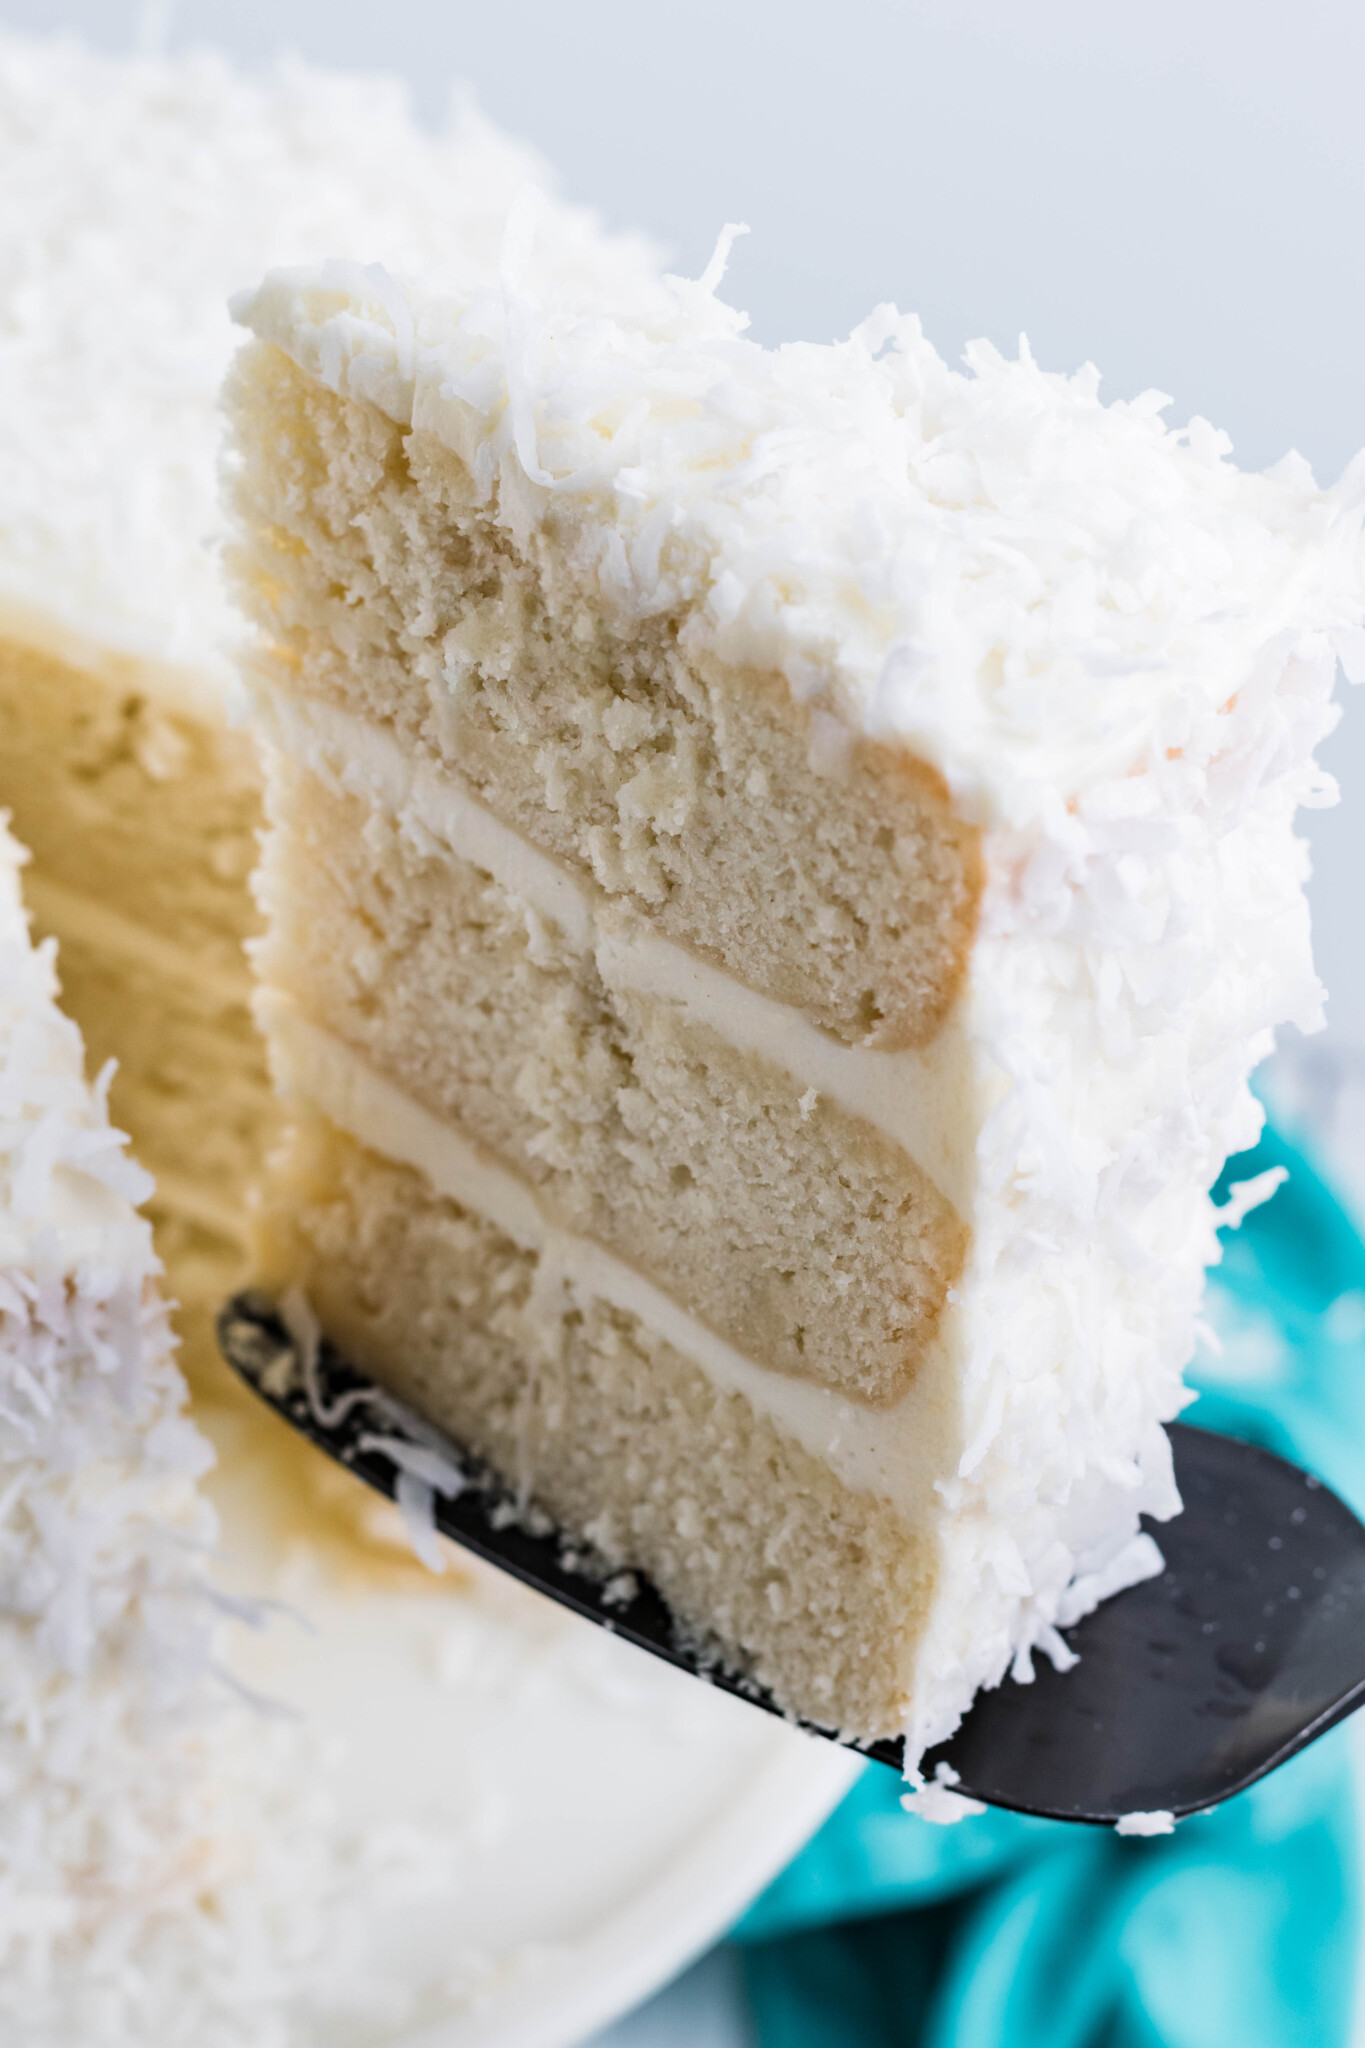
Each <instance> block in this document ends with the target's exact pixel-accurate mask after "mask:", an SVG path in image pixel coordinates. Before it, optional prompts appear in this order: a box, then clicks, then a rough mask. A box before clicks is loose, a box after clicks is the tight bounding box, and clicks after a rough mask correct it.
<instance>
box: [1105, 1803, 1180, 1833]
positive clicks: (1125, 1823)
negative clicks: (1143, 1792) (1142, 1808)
mask: <svg viewBox="0 0 1365 2048" xmlns="http://www.w3.org/2000/svg"><path fill="white" fill-rule="evenodd" d="M1114 1833H1115V1834H1116V1835H1173V1834H1174V1833H1175V1815H1174V1814H1173V1813H1168V1812H1167V1811H1166V1809H1165V1808H1164V1807H1158V1808H1157V1809H1156V1810H1155V1812H1152V1813H1125V1814H1124V1815H1123V1816H1122V1817H1121V1818H1120V1819H1119V1820H1116V1821H1115V1822H1114Z"/></svg>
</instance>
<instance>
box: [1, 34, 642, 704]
mask: <svg viewBox="0 0 1365 2048" xmlns="http://www.w3.org/2000/svg"><path fill="white" fill-rule="evenodd" d="M548 182H549V180H548V174H547V172H546V169H545V167H544V165H543V164H542V163H541V162H540V161H539V160H538V159H537V158H536V157H535V155H534V154H533V153H532V152H531V151H529V150H527V149H525V148H523V147H522V146H521V145H520V144H518V143H515V142H512V141H510V140H509V139H508V138H506V137H504V136H503V135H501V134H500V133H499V132H498V131H497V130H496V129H494V128H493V127H492V125H491V124H490V123H488V122H487V121H485V120H484V119H482V117H481V116H479V115H478V114H477V113H476V112H474V111H473V110H472V109H466V111H465V112H464V113H463V115H462V116H461V117H460V118H459V119H458V120H452V125H451V126H450V128H449V129H448V131H447V132H446V133H444V134H442V135H439V136H438V135H430V134H427V133H425V132H424V131H423V130H422V129H420V128H419V127H418V126H417V125H416V123H415V121H414V120H413V118H412V115H411V113H410V110H409V108H408V105H407V102H406V97H405V94H404V92H403V90H402V88H401V87H400V86H399V85H398V84H397V82H396V81H394V80H389V79H383V78H375V77H358V76H356V77H347V76H343V75H340V74H334V73H327V72H322V71H317V70H314V69H312V68H310V67H307V66H304V65H302V64H299V63H297V62H290V63H285V64H282V65H281V66H279V67H278V68H277V69H276V70H274V71H272V72H271V73H269V74H267V75H265V76H258V77H252V76H247V75H245V74H243V73H241V72H238V71H235V70H233V69H232V68H231V67H230V66H229V65H228V64H227V63H226V61H225V60H223V59H222V58H220V57H218V56H216V55H211V54H208V53H205V52H199V53H196V54H192V55H187V56H183V57H174V58H164V59H163V58H157V59H151V58H139V59H127V58H118V57H110V56H105V55H101V54H98V53H96V52H95V51H93V50H90V49H88V48H85V47H83V46H82V45H81V44H79V43H78V42H76V41H75V40H74V39H71V38H63V39H61V40H55V41H43V42H39V41H36V40H30V39H27V38H24V37H20V36H16V35H12V34H0V454H2V455H3V461H0V635H5V636H9V637H13V638H15V639H17V640H19V641H21V642H23V643H24V644H25V645H36V646H39V647H41V648H43V649H44V650H46V651H48V652H51V653H55V654H58V655H60V656H61V657H63V658H64V659H67V660H70V661H72V662H73V663H74V664H75V665H76V666H78V667H82V668H88V669H90V670H92V671H93V672H95V673H97V674H101V675H108V676H109V678H110V680H111V681H112V682H114V683H116V684H118V683H122V684H123V685H125V686H133V687H136V688H137V689H139V690H141V691H143V692H155V693H158V694H160V695H162V696H168V697H170V698H171V699H173V700H174V701H176V702H179V703H182V704H188V705H189V706H192V707H193V708H195V709H197V710H199V711H200V712H201V713H203V714H205V715H214V714H215V713H216V711H217V709H218V706H219V705H220V703H221V700H222V698H223V695H224V693H225V692H227V691H230V689H231V685H232V680H233V670H232V665H231V661H230V658H229V657H230V653H231V650H232V649H233V647H234V646H235V645H236V643H237V641H238V639H239V637H240V627H239V625H238V624H237V621H236V619H235V617H234V615H233V613H232V610H231V607H230V606H229V604H228V602H227V599H226V597H225V594H224V592H223V589H222V586H221V581H220V568H219V562H218V559H217V553H218V546H217V537H218V535H219V532H220V527H221V520H220V516H219V512H218V506H217V464H218V452H219V445H220V440H221V422H220V419H219V415H218V410H217V396H218V387H219V385H220V383H221V381H222V376H223V372H224V370H225V368H226V366H227V363H228V360H229V358H230V356H231V354H232V347H233V337H232V329H231V324H230V322H229V319H228V313H227V298H228V295H229V293H230V292H232V291H233V290H235V289H238V288H240V287H241V286H242V285H243V284H244V283H247V282H248V281H250V280H251V279H252V278H254V277H256V276H258V275H259V273H260V271H261V269H262V267H263V266H265V265H267V264H270V263H280V262H297V261H299V260H300V258H303V259H313V260H317V259H322V258H325V257H330V256H347V257H354V258H356V259H358V260H361V261H367V260H369V259H370V258H372V257H375V256H378V255H381V254H382V255H384V256H385V257H386V258H387V259H388V260H390V261H394V260H397V261H399V262H400V263H404V264H407V263H413V264H417V265H420V267H421V268H422V269H423V270H424V271H425V272H427V273H428V274H431V275H434V276H437V277H439V278H441V279H442V280H444V281H445V282H447V283H449V284H452V285H454V284H459V283H462V282H466V281H468V280H469V279H471V278H474V277H478V278H489V277H492V276H494V275H495V274H496V271H497V265H498V257H499V249H500V246H501V240H502V235H503V230H504V227H505V224H506V221H507V218H508V215H509V212H510V211H511V210H512V208H513V207H514V205H515V204H516V202H517V200H518V198H519V196H520V195H522V194H523V193H524V192H530V191H532V190H534V191H536V192H538V193H539V194H540V195H541V198H540V202H539V203H540V205H541V208H542V210H543V220H544V231H543V233H542V234H541V235H540V236H539V238H538V240H537V247H536V252H535V255H534V258H533V263H534V267H535V269H536V272H537V274H538V275H539V276H540V277H541V278H542V280H543V282H544V285H545V289H546V290H547V291H548V292H550V293H551V294H552V295H559V294H561V293H566V294H568V295H570V296H571V297H573V298H575V299H576V301H577V302H579V303H582V302H583V301H584V300H596V299H598V298H603V299H605V301H606V302H608V303H620V304H623V305H630V304H635V305H640V304H645V303H648V300H649V298H650V295H651V293H652V292H654V291H655V290H656V289H657V288H656V286H655V284H654V278H655V275H656V269H657V266H656V261H655V257H654V254H653V252H652V251H651V250H649V249H648V248H647V247H646V245H645V244H644V243H643V242H642V241H641V240H639V239H632V238H630V237H627V236H619V237H615V238H608V237H606V236H604V235H603V234H602V233H601V232H600V230H599V229H598V227H597V225H596V222H595V221H594V219H593V218H592V216H591V215H590V214H589V213H587V212H586V211H585V210H583V209H581V208H576V207H571V206H568V205H566V204H564V203H562V202H560V201H559V200H557V199H555V198H553V197H551V196H550V195H549V194H548V192H547V185H548ZM130 660H131V661H135V662H136V668H135V669H132V668H130V667H129V665H128V664H129V662H130Z"/></svg>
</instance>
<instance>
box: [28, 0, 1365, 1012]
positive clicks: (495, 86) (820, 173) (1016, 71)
mask: <svg viewBox="0 0 1365 2048" xmlns="http://www.w3.org/2000/svg"><path fill="white" fill-rule="evenodd" d="M0 21H4V22H5V23H7V24H9V25H11V26H14V27H24V28H30V29H48V28H52V27H56V26H60V25H68V26H71V27H76V28H80V29H81V30H83V31H84V32H85V33H87V34H88V35H90V36H92V37H93V38H94V39H96V40H97V41H99V42H101V43H103V44H105V45H106V46H108V47H121V48H127V47H128V46H129V45H130V44H131V43H132V42H134V41H135V40H136V38H137V37H138V36H139V34H141V35H142V36H143V37H144V38H150V39H153V40H157V39H164V40H165V41H166V42H168V43H169V45H170V46H171V47H172V48H179V47H182V46H184V45H185V44H187V43H193V42H212V43H216V44H218V45H219V46H221V47H223V48H226V49H228V50H230V51H231V52H233V54H234V55H236V56H237V57H239V58H240V59H242V60H244V61H245V62H247V63H248V64H265V63H267V62H269V61H270V60H271V58H272V57H273V56H274V55H275V54H276V53H277V52H279V51H281V50H284V49H294V50H298V51H300V52H302V53H303V54H304V55H306V56H308V57H311V58H313V59H316V60H319V61H324V62H327V63H331V64H336V65H341V66H383V67H386V68H388V69H391V70H396V71H399V72H401V73H403V74H404V75H406V77H407V78H408V79H409V80H410V82H411V85H412V90H413V94H414V97H415V100H416V103H417V106H418V109H419V111H420V112H421V114H422V115H423V117H424V118H426V119H429V120H431V121H437V120H439V119H440V118H441V117H442V115H443V113H444V110H445V108H446V105H447V103H448V100H449V95H450V91H451V87H452V84H453V82H454V81H455V80H456V79H464V80H467V81H468V82H469V83H470V84H472V85H473V87H474V89H475V91H476V93H477V96H478V98H479V100H480V101H481V103H482V104H483V106H484V107H485V108H486V109H487V111H488V112H489V113H491V114H492V115H493V116H494V117H495V118H496V119H497V120H498V121H500V122H501V123H502V124H503V125H504V126H506V127H508V128H511V129H512V130H514V131H515V132H517V133H520V134H522V135H524V136H526V137H527V138H528V139H530V140H531V141H532V142H534V143H535V144H536V145H537V146H538V147H539V148H540V149H541V150H542V152H543V153H544V154H545V155H547V156H548V157H549V158H550V159H551V160H552V161H553V162H554V163H555V164H556V165H557V166H558V167H559V170H560V172H561V174H562V177H563V182H564V185H565V187H566V189H567V190H568V191H569V193H570V194H571V195H573V196H574V197H577V198H581V199H585V200H589V201H591V202H592V203H593V204H595V205H596V206H597V207H598V208H599V210H600V211H601V212H602V213H603V214H604V215H605V216H606V217H607V219H608V220H609V221H611V222H614V223H617V224H622V225H625V224H633V225H638V226H641V227H644V228H646V229H648V230H650V231H651V232H652V233H653V234H654V235H655V236H656V237H657V238H659V239H660V240H661V241H663V242H664V243H666V244H667V245H668V247H669V249H670V251H671V253H672V255H673V257H674V259H675V263H676V267H678V268H679V269H682V270H685V271H688V272H689V273H691V274H696V273H697V272H698V271H700V269H701V268H702V266H703V265H704V263H705V261H706V257H707V255H708V254H709V252H710V249H711V245H712V243H713V241H714V239H715V235H716V232H717V230H718V229H719V228H720V226H721V225H722V224H723V223H724V222H725V221H727V220H744V221H747V222H748V223H749V225H750V227H751V228H752V230H753V232H752V234H751V235H750V236H749V237H748V238H747V239H746V240H744V241H742V242H741V243H740V244H739V245H738V247H737V248H736V251H735V255H734V260H733V263H732V266H731V271H730V277H729V280H728V285H727V289H728V291H729V292H730V293H731V294H732V295H733V297H734V298H735V299H736V300H737V301H738V302H739V303H740V304H743V305H746V306H747V307H748V308H749V309H750V311H751V313H752V315H753V322H754V332H755V333H756V334H757V336H758V337H759V338H760V339H761V340H765V341H776V340H784V339H791V338H797V337H800V338H805V339H820V340H824V339H829V338H831V337H832V336H834V335H836V334H841V333H844V332H846V331H847V329H848V328H849V327H850V326H851V325H852V324H853V323H854V322H855V321H856V320H858V319H860V318H861V317H862V315H863V314H864V313H866V312H867V311H868V310H869V309H870V308H871V306H872V305H874V304H875V303H876V302H877V301H878V300H879V299H888V298H890V299H895V300H896V301H897V302H898V303H899V304H900V305H901V306H903V307H906V308H912V309H914V310H915V311H917V312H919V313H920V314H921V315H922V317H923V319H924V323H925V327H926V329H927V331H928V333H929V334H930V336H931V337H932V339H933V340H934V341H935V342H936V343H937V344H938V346H939V348H940V349H941V350H942V351H943V352H944V353H945V354H946V355H948V356H950V357H952V356H955V355H956V354H957V353H958V351H959V350H960V349H961V347H962V345H963V343H964V342H965V341H966V340H967V339H969V338H970V337H971V336H973V335H978V334H984V335H987V336H989V337H990V339H991V340H993V341H995V342H996V343H997V344H999V345H1000V346H1001V347H1003V348H1009V349H1012V348H1013V347H1014V344H1015V341H1016V338H1017V336H1018V334H1019V333H1020V331H1021V330H1023V331H1025V332H1027V334H1028V336H1029V339H1030V342H1031V343H1032V346H1033V349H1034V353H1035V354H1036V355H1037V357H1038V358H1039V360H1040V361H1041V362H1042V363H1044V364H1045V365H1046V366H1047V367H1048V368H1050V369H1069V368H1072V367H1074V366H1076V365H1077V364H1079V363H1081V362H1083V361H1085V360H1087V359H1089V360H1091V361H1093V362H1095V363H1098V364H1099V366H1100V368H1101V370H1102V371H1103V372H1104V376H1105V388H1106V390H1107V391H1108V392H1109V393H1110V394H1111V395H1115V396H1118V395H1129V394H1132V393H1134V392H1136V391H1139V390H1142V389H1144V388H1146V387H1147V386H1149V385H1156V386H1158V387H1159V388H1160V389H1161V390H1163V391H1166V392H1169V393H1170V394H1171V396H1172V399H1173V401H1174V403H1173V406H1172V410H1171V414H1170V417H1172V418H1174V419H1175V420H1177V421H1180V422H1183V421H1184V420H1186V419H1187V418H1188V417H1189V416H1190V414H1191V413H1195V412H1199V413H1203V414H1205V415H1206V416H1207V417H1209V418H1211V419H1212V420H1214V421H1215V422H1216V423H1217V424H1218V425H1219V426H1221V427H1225V428H1226V429H1227V430H1228V431H1229V432H1230V434H1231V435H1232V438H1233V441H1234V443H1235V446H1236V451H1237V456H1238V459H1239V460H1240V461H1241V462H1243V463H1244V464H1246V465H1248V466H1252V467H1260V466H1262V465H1264V464H1266V463H1269V462H1273V461H1275V460H1276V459H1277V458H1278V457H1279V456H1280V455H1282V454H1283V453H1284V452H1285V450H1286V449H1287V448H1289V447H1297V448H1298V449H1299V450H1300V451H1301V452H1302V453H1303V454H1304V455H1306V456H1307V457H1308V458H1309V460H1310V461H1311V462H1312V463H1313V464H1314V466H1315V468H1316V469H1317V472H1318V475H1319V476H1320V477H1321V478H1322V479H1323V480H1324V481H1328V480H1331V479H1332V478H1334V477H1335V476H1336V475H1337V474H1338V473H1339V472H1340V470H1341V468H1342V467H1343V465H1344V464H1345V462H1346V461H1347V460H1348V459H1349V457H1350V456H1351V455H1352V454H1353V453H1354V452H1355V450H1356V449H1357V448H1358V447H1359V446H1360V445H1361V444H1362V443H1365V261H1362V256H1361V228H1362V223H1363V222H1365V141H1363V140H1362V134H1363V133H1365V130H1363V128H1362V114H1361V84H1362V80H1365V8H1363V7H1361V6H1360V5H1359V0H1354V4H1352V0H1292V4H1291V0H1237V4H1235V5H1234V4H1231V0H1100V4H1096V0H1025V4H1021V0H901V4H895V0H686V4H680V0H577V4H566V0H494V4H492V5H490V4H488V0H479V4H471V0H383V4H381V5H376V4H375V0H178V4H176V0H142V4H140V5H139V4H137V0H0ZM372 253H374V254H376V255H379V254H381V253H382V252H380V251H375V252H372ZM1326 760H1327V763H1328V765H1329V766H1330V767H1331V768H1332V769H1333V770H1334V772H1335V773H1336V774H1337V775H1338V777H1339V778H1340V780H1341V783H1342V787H1343V791H1344V793H1345V798H1346V801H1345V803H1344V804H1343V806H1342V807H1341V808H1340V809H1339V810H1337V811H1334V812H1328V813H1319V814H1318V815H1316V816H1315V817H1313V818H1312V819H1310V820H1309V821H1308V825H1307V830H1308V833H1309V836H1310V839H1311V841H1312V845H1313V851H1314V860H1315V866H1316V870H1317V873H1316V878H1315V881H1314V887H1313V895H1314V911H1315V915H1316V919H1317V930H1318V958H1319V965H1320V968H1321V971H1322V973H1323V976H1324V979H1325V980H1326V982H1327V984H1328V987H1329V989H1330V990H1331V991H1332V1007H1331V1012H1330V1015H1331V1023H1332V1031H1333V1037H1334V1038H1335V1039H1336V1040H1337V1041H1338V1042H1339V1044H1340V1045H1341V1046H1342V1047H1343V1049H1347V1048H1349V1049H1350V1050H1352V1051H1365V954H1363V952H1362V948H1361V946H1360V944H1359V938H1358V934H1359V931H1360V927H1361V910H1360V905H1359V901H1358V896H1359V892H1360V886H1361V881H1362V878H1363V877H1365V702H1362V704H1361V705H1360V706H1359V707H1358V710H1357V715H1356V716H1355V717H1348V718H1347V720H1346V722H1345V724H1344V726H1343V729H1342V730H1341V732H1340V733H1339V734H1338V735H1337V736H1336V737H1335V738H1334V739H1333V740H1332V741H1331V743H1330V744H1329V746H1328V748H1327V751H1326Z"/></svg>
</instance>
